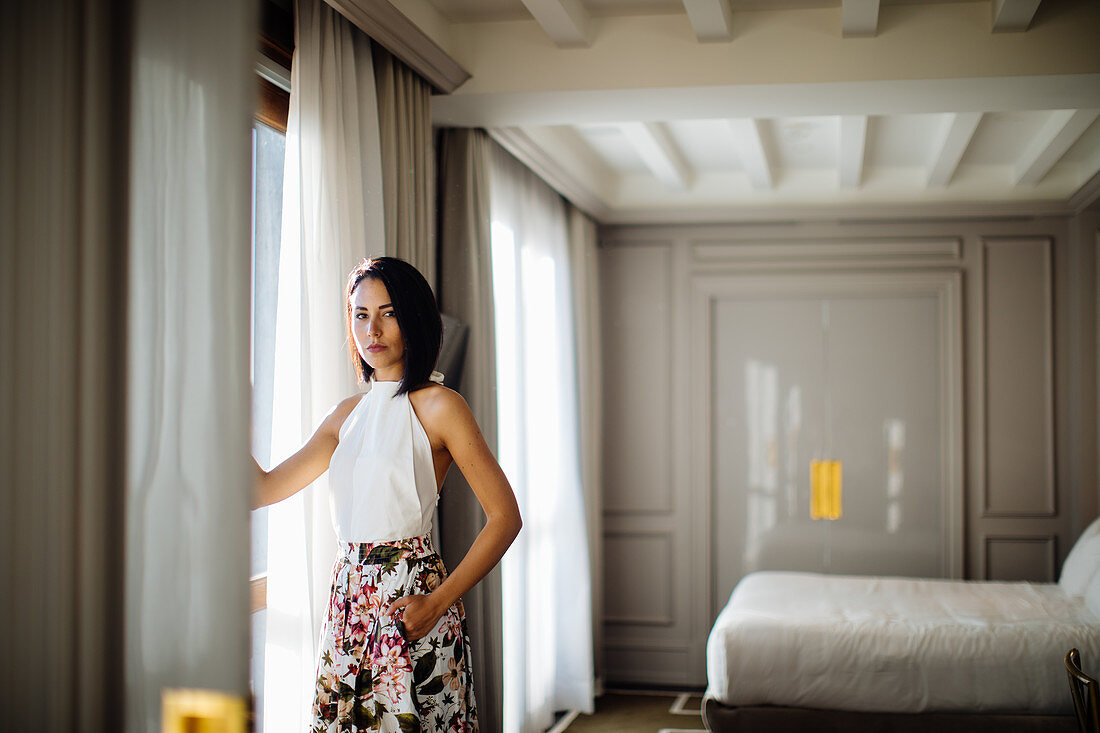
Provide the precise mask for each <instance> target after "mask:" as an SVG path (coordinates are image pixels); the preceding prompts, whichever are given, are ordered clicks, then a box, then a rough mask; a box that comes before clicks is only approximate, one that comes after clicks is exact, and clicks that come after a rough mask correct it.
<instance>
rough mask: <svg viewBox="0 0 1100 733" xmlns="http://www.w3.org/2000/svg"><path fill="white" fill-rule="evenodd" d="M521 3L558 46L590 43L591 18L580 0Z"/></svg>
mask: <svg viewBox="0 0 1100 733" xmlns="http://www.w3.org/2000/svg"><path fill="white" fill-rule="evenodd" d="M523 5H524V6H525V7H526V8H527V11H528V12H529V13H531V15H532V16H533V17H534V19H535V21H536V22H537V23H538V24H539V25H540V26H542V29H543V30H544V31H545V32H546V35H548V36H550V40H552V41H553V42H554V44H555V45H556V46H557V47H558V48H588V46H590V45H591V44H592V37H591V33H592V19H591V18H590V17H589V15H588V11H587V10H585V9H584V6H583V5H581V2H580V0H523Z"/></svg>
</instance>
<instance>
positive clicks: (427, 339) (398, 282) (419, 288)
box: [344, 257, 443, 395]
mask: <svg viewBox="0 0 1100 733" xmlns="http://www.w3.org/2000/svg"><path fill="white" fill-rule="evenodd" d="M368 277H369V278H372V279H374V280H378V281H379V282H381V283H382V284H383V285H385V286H386V292H388V293H389V295H390V303H392V304H393V310H394V314H395V315H396V316H397V326H398V328H400V329H401V337H402V338H403V339H404V341H405V374H404V375H403V376H402V377H401V384H400V385H399V386H398V388H397V394H399V395H400V394H405V393H407V392H411V391H413V390H415V389H419V388H420V387H423V386H425V385H426V384H427V383H428V378H429V377H430V376H431V374H432V370H433V369H434V368H435V362H436V359H438V358H439V349H440V347H441V346H442V344H443V319H441V318H440V317H439V307H438V306H437V305H436V303H435V295H433V294H432V288H431V286H430V285H428V281H427V280H425V279H424V276H423V275H421V274H420V271H419V270H417V269H416V268H415V267H413V266H412V265H410V264H409V263H408V262H405V261H404V260H399V259H397V258H396V257H372V258H370V259H366V260H363V261H362V262H360V263H359V264H358V265H356V266H355V267H353V268H352V270H351V272H350V273H348V286H347V288H346V290H345V292H344V310H345V315H346V319H345V320H346V321H347V326H348V347H349V351H350V352H351V362H352V364H353V365H354V366H355V372H356V374H358V376H359V381H360V382H362V383H365V382H367V381H368V380H369V379H370V378H371V375H372V374H373V373H374V369H372V368H371V366H370V365H369V364H367V362H366V361H364V359H363V357H362V356H360V355H359V350H358V349H357V348H356V347H355V336H354V334H353V332H352V327H351V326H352V312H351V296H352V294H354V293H355V288H357V287H358V286H359V283H360V282H362V281H363V280H364V279H365V278H368Z"/></svg>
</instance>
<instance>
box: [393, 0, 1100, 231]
mask: <svg viewBox="0 0 1100 733" xmlns="http://www.w3.org/2000/svg"><path fill="white" fill-rule="evenodd" d="M398 7H400V8H401V9H402V12H405V13H406V14H407V15H408V16H409V17H410V18H411V19H412V20H413V21H414V22H416V23H417V24H418V25H419V26H420V27H421V28H423V29H425V30H426V31H427V32H429V33H430V34H431V35H432V37H433V38H434V39H435V41H436V42H437V43H438V44H439V45H440V46H441V47H443V48H444V49H445V50H446V51H447V52H448V53H449V54H451V55H452V56H453V57H454V58H455V59H456V60H457V61H458V62H459V63H460V64H462V65H463V66H464V67H465V68H466V69H467V70H468V71H469V72H470V73H471V75H472V78H471V79H470V80H469V81H467V82H466V83H465V84H463V85H462V86H461V87H459V89H458V90H457V91H456V92H454V93H453V94H451V95H441V96H437V97H435V98H434V99H433V119H434V121H435V122H436V123H437V124H440V125H460V126H481V127H485V128H487V129H489V131H490V133H491V134H492V135H493V136H494V138H496V139H497V140H498V141H499V142H500V143H502V144H503V145H504V146H505V147H507V148H508V149H509V150H511V151H512V152H513V153H514V154H515V155H517V156H518V157H520V158H521V159H522V160H524V162H526V163H527V164H528V165H529V166H531V167H532V168H533V169H534V170H536V172H538V173H539V174H540V175H542V176H543V177H544V178H545V179H546V180H547V181H548V182H550V183H551V185H553V186H555V187H556V188H557V189H558V190H559V191H561V192H562V193H563V195H565V196H566V197H567V198H569V199H571V200H572V201H574V203H576V204H577V205H579V206H580V207H581V208H584V209H586V210H587V211H589V212H590V213H591V214H592V215H593V216H595V217H596V218H597V219H598V220H600V221H602V222H605V223H614V222H650V221H652V222H659V221H738V220H761V219H764V220H771V219H776V220H785V219H792V218H794V219H797V218H814V217H820V216H858V217H883V218H886V217H897V216H905V215H907V214H909V213H912V214H918V213H919V214H920V215H928V214H929V213H931V214H938V215H996V216H1004V215H1031V214H1043V213H1060V212H1066V211H1071V210H1073V209H1074V208H1075V207H1079V206H1081V205H1083V203H1086V202H1088V201H1090V200H1091V199H1092V198H1094V196H1095V191H1096V189H1098V188H1100V183H1098V181H1100V176H1098V175H1097V174H1098V171H1100V121H1098V118H1100V42H1098V41H1097V39H1098V38H1100V3H1096V2H1092V1H1091V0H1043V2H1042V3H1040V2H1039V0H993V2H989V0H980V1H977V2H966V1H962V2H921V3H911V4H907V3H902V2H891V1H890V0H882V2H881V3H880V2H879V1H878V0H843V1H842V2H840V1H837V0H833V1H832V2H829V1H827V0H825V1H815V0H682V1H680V2H670V1H669V0H430V2H429V1H428V0H419V3H413V2H409V3H408V4H406V5H402V4H398Z"/></svg>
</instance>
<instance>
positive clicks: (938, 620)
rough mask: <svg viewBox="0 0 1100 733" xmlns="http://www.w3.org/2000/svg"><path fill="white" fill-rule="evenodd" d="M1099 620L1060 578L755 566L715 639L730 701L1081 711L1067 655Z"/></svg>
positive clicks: (1099, 630) (723, 694)
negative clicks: (967, 577) (837, 572)
mask: <svg viewBox="0 0 1100 733" xmlns="http://www.w3.org/2000/svg"><path fill="white" fill-rule="evenodd" d="M1071 647H1077V648H1078V649H1080V650H1081V654H1082V656H1083V658H1084V659H1085V660H1098V659H1100V618H1098V616H1096V615H1094V614H1093V613H1092V612H1090V611H1089V609H1088V608H1087V606H1086V603H1085V600H1084V599H1083V598H1082V597H1080V596H1076V595H1070V594H1067V593H1066V591H1065V590H1063V589H1062V588H1061V587H1059V586H1058V585H1056V584H1032V583H993V582H966V581H950V580H919V579H913V578H882V577H853V576H830V575H820V574H816V573H794V572H759V573H753V574H751V575H749V576H746V577H745V578H743V579H742V580H741V582H740V583H739V584H738V586H737V588H735V589H734V592H733V595H732V596H731V597H730V601H729V604H728V605H727V606H726V608H725V609H724V610H723V611H722V613H721V614H720V615H719V617H718V620H717V621H716V622H715V625H714V629H713V630H712V631H711V634H710V638H709V640H708V642H707V677H708V680H709V683H710V684H709V687H708V690H707V693H708V695H710V696H712V697H714V698H716V699H717V700H718V701H719V702H722V703H725V704H727V705H783V706H792V707H803V708H823V709H832V710H855V711H880V712H924V711H962V712H1031V713H1059V714H1072V712H1073V708H1072V703H1071V701H1070V697H1069V687H1068V683H1067V682H1066V674H1065V667H1064V666H1063V661H1062V660H1063V658H1064V657H1065V654H1066V652H1067V651H1068V650H1069V649H1070V648H1071Z"/></svg>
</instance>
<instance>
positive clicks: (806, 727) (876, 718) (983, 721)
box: [703, 698, 1077, 733]
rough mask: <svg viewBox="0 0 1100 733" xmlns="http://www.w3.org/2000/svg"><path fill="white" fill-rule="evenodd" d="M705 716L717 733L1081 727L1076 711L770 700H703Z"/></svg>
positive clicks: (1029, 731) (1022, 731)
mask: <svg viewBox="0 0 1100 733" xmlns="http://www.w3.org/2000/svg"><path fill="white" fill-rule="evenodd" d="M703 722H704V723H705V724H706V726H707V730H709V731H713V732H714V733H805V731H814V732H815V733H849V731H859V733H924V732H925V731H935V732H936V733H1077V720H1076V718H1074V717H1073V716H1072V715H1007V714H989V713H980V714H967V713H857V712H850V711H847V710H813V709H810V708H789V707H780V706H771V705H759V706H755V705H753V706H746V707H729V706H727V705H723V704H722V703H720V702H718V701H717V700H715V699H713V698H707V699H706V700H705V701H704V703H703Z"/></svg>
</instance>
